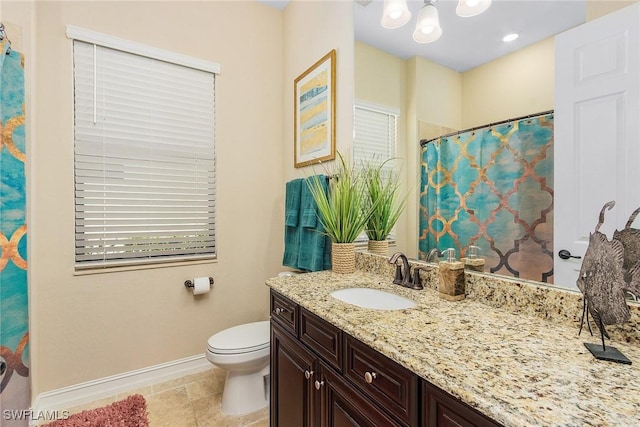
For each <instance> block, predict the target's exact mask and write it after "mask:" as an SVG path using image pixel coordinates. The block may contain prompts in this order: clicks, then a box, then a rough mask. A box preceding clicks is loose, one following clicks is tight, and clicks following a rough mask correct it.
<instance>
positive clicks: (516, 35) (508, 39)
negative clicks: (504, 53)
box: [502, 33, 520, 43]
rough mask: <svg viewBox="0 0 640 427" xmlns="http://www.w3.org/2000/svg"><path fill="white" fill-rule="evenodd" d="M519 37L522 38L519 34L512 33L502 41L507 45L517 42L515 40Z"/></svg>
mask: <svg viewBox="0 0 640 427" xmlns="http://www.w3.org/2000/svg"><path fill="white" fill-rule="evenodd" d="M518 37H520V35H519V34H517V33H511V34H507V35H506V36H504V37H503V38H502V41H503V42H505V43H508V42H512V41H514V40H515V39H517V38H518Z"/></svg>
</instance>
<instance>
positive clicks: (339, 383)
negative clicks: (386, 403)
mask: <svg viewBox="0 0 640 427" xmlns="http://www.w3.org/2000/svg"><path fill="white" fill-rule="evenodd" d="M316 386H317V387H318V388H319V389H320V391H321V395H320V396H321V397H320V402H321V403H320V426H322V427H355V426H358V427H382V426H384V427H393V426H402V424H399V423H398V422H396V421H395V420H394V419H393V418H391V417H389V415H387V414H386V413H385V412H383V411H382V410H380V409H379V408H378V407H377V406H376V405H375V404H374V403H373V402H372V401H370V400H369V399H366V398H365V397H364V396H363V395H361V394H360V392H358V391H357V390H356V389H355V387H353V386H352V385H351V384H349V383H348V382H347V381H345V380H344V379H343V378H342V377H341V376H339V375H338V374H337V373H335V371H334V370H333V369H331V368H329V367H328V366H327V365H324V364H323V363H320V379H319V382H318V383H317V384H316Z"/></svg>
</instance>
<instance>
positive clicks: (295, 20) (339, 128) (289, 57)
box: [279, 0, 354, 239]
mask: <svg viewBox="0 0 640 427" xmlns="http://www.w3.org/2000/svg"><path fill="white" fill-rule="evenodd" d="M331 49H336V149H337V150H338V151H340V152H341V153H342V154H344V155H346V156H350V153H351V148H352V146H353V95H354V88H353V85H354V83H353V82H354V65H353V64H354V59H353V58H354V46H353V3H352V2H349V1H305V0H296V1H293V2H291V3H289V5H288V6H287V7H286V9H285V11H284V104H283V105H284V120H283V123H284V129H283V132H284V138H283V139H282V144H283V145H284V147H283V152H282V156H283V157H282V159H283V161H284V177H285V181H288V180H290V179H293V178H298V177H305V176H310V175H313V174H314V173H323V172H324V170H323V167H322V166H320V165H315V166H307V167H304V168H298V169H296V168H294V166H293V165H294V160H293V154H294V153H293V139H294V138H293V89H294V85H293V83H294V81H295V79H296V78H297V77H298V76H299V75H301V74H302V73H304V72H305V71H306V70H307V69H308V68H309V67H310V66H312V65H313V64H315V63H316V61H318V60H319V59H320V58H322V57H323V56H324V55H326V54H327V53H328V52H329V51H331ZM283 203H284V202H283ZM279 238H280V239H282V235H280V236H279Z"/></svg>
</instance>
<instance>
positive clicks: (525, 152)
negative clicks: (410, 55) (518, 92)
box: [419, 113, 553, 283]
mask: <svg viewBox="0 0 640 427" xmlns="http://www.w3.org/2000/svg"><path fill="white" fill-rule="evenodd" d="M422 145H423V147H422V164H421V187H420V218H419V221H420V236H419V257H420V258H421V259H425V257H426V255H427V253H428V252H429V250H431V249H433V248H437V249H439V250H441V251H442V250H445V249H448V248H454V249H455V250H456V256H457V257H458V258H460V257H462V256H465V255H466V254H467V251H468V248H469V246H476V247H479V248H480V253H479V256H480V257H482V258H484V259H485V261H486V264H485V271H486V272H490V273H499V274H504V275H508V276H514V277H519V278H523V279H531V280H537V281H542V282H547V283H551V282H552V281H553V113H547V114H541V115H537V116H535V117H527V118H523V119H519V120H514V121H510V122H506V123H502V124H499V125H490V126H486V127H483V128H480V129H473V130H470V131H465V132H462V133H459V134H456V135H452V136H447V137H441V138H438V139H436V140H433V141H429V142H428V143H425V144H422Z"/></svg>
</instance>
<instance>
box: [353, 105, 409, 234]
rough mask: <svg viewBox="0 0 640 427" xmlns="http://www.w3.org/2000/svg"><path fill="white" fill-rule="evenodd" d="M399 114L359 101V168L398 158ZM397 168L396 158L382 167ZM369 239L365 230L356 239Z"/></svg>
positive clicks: (356, 117) (356, 128) (356, 115)
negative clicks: (375, 162) (368, 163)
mask: <svg viewBox="0 0 640 427" xmlns="http://www.w3.org/2000/svg"><path fill="white" fill-rule="evenodd" d="M398 115H399V112H398V111H397V110H395V109H392V108H387V107H382V106H378V105H371V104H367V103H365V102H362V101H356V103H355V108H354V124H353V130H354V139H353V161H354V166H355V167H356V168H358V167H359V166H360V165H362V164H363V163H366V162H369V161H371V160H374V161H378V162H380V161H385V160H387V159H393V158H394V157H395V155H396V139H397V122H398ZM394 167H395V161H393V160H391V161H388V162H386V163H385V164H384V165H383V168H382V169H383V172H387V173H391V172H392V171H393V170H394ZM391 237H393V236H391ZM366 240H367V235H366V233H362V234H361V235H360V236H359V237H358V239H357V241H366Z"/></svg>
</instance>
